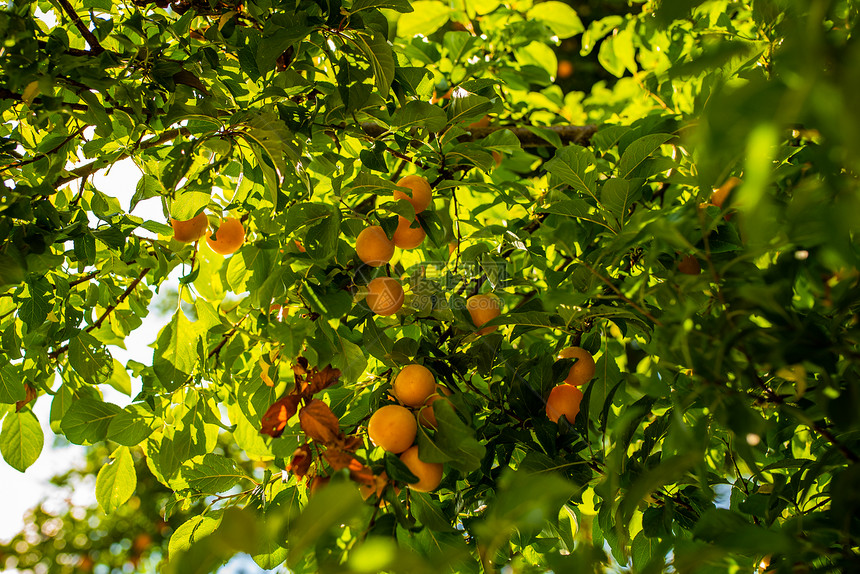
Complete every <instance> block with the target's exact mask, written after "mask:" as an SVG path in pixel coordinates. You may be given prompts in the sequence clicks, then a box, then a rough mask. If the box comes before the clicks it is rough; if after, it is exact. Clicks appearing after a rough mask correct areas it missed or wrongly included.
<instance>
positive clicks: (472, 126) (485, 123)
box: [469, 116, 490, 130]
mask: <svg viewBox="0 0 860 574" xmlns="http://www.w3.org/2000/svg"><path fill="white" fill-rule="evenodd" d="M489 125H490V116H484V117H483V118H481V119H480V120H478V121H476V122H472V123H471V124H469V129H470V130H474V129H476V128H485V127H487V126H489Z"/></svg>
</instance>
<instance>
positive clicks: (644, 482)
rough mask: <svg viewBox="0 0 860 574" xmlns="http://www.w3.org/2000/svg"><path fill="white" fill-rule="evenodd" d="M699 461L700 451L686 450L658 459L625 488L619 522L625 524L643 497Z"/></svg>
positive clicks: (619, 507)
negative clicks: (683, 452) (656, 462)
mask: <svg viewBox="0 0 860 574" xmlns="http://www.w3.org/2000/svg"><path fill="white" fill-rule="evenodd" d="M700 461H701V454H700V453H698V452H688V453H686V454H679V455H675V456H671V457H668V458H666V459H665V460H662V461H660V464H658V465H657V466H655V467H653V468H650V469H648V470H647V471H645V472H644V473H642V474H641V475H640V476H639V478H637V479H636V481H635V482H634V483H633V485H632V486H631V487H630V488H629V489H628V490H627V493H626V494H625V495H624V499H623V500H622V501H621V504H620V505H619V506H618V516H619V522H621V523H622V524H626V523H627V521H629V520H630V518H631V517H632V516H633V512H635V510H636V507H637V506H638V505H639V503H640V502H641V501H642V499H643V498H645V497H646V496H648V494H650V493H651V492H653V491H654V490H656V489H657V488H660V487H661V486H663V485H664V484H670V483H671V482H672V481H673V480H676V479H677V478H679V477H680V476H681V475H682V474H683V473H684V472H686V471H687V470H689V469H690V468H692V467H693V465H695V464H696V463H697V462H700Z"/></svg>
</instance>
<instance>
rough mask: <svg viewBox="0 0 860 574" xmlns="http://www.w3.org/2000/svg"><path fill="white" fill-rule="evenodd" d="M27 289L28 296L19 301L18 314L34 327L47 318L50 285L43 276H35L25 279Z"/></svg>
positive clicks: (49, 304) (49, 308)
mask: <svg viewBox="0 0 860 574" xmlns="http://www.w3.org/2000/svg"><path fill="white" fill-rule="evenodd" d="M27 291H28V292H29V294H30V296H29V297H28V298H26V299H24V300H23V301H22V302H21V307H20V308H19V309H18V316H19V317H21V320H22V321H24V322H25V323H26V324H27V325H28V326H29V327H31V328H36V327H38V326H39V325H41V324H42V323H44V322H45V320H46V319H47V318H48V311H50V310H51V307H52V305H51V292H52V287H51V284H50V283H48V280H47V279H45V278H44V277H36V278H32V279H28V280H27Z"/></svg>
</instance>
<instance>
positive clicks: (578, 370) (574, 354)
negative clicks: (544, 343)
mask: <svg viewBox="0 0 860 574" xmlns="http://www.w3.org/2000/svg"><path fill="white" fill-rule="evenodd" d="M558 358H559V359H576V362H575V363H574V364H573V366H572V367H571V368H570V371H569V372H568V373H567V377H565V378H564V382H565V383H567V384H568V385H573V386H575V387H578V386H580V385H584V384H585V383H587V382H588V381H590V380H591V379H593V378H594V371H595V365H594V357H592V356H591V353H589V352H588V351H586V350H585V349H583V348H582V347H568V348H566V349H562V350H561V352H560V353H559V354H558Z"/></svg>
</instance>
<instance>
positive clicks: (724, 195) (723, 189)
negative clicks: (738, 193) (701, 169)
mask: <svg viewBox="0 0 860 574" xmlns="http://www.w3.org/2000/svg"><path fill="white" fill-rule="evenodd" d="M741 183H743V182H742V181H741V179H740V178H738V177H734V176H732V177H730V178H729V179H727V180H726V182H725V183H724V184H723V185H721V186H720V187H719V188H717V189H716V190H714V192H713V193H712V194H711V203H713V204H714V205H716V206H717V207H719V208H720V209H722V208H723V204H724V203H725V202H726V200H727V199H728V198H729V194H730V193H731V192H732V190H734V189H735V188H736V187H737V186H739V185H740V184H741Z"/></svg>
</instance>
